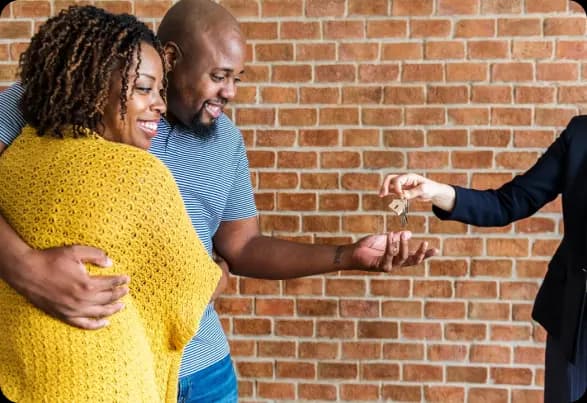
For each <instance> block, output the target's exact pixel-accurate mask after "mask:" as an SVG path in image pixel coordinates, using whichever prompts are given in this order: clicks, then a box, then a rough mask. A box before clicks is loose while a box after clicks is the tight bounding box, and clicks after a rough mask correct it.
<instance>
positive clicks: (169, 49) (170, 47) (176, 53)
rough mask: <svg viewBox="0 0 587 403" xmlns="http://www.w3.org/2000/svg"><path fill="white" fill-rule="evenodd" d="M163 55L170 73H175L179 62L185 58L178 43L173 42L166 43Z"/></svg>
mask: <svg viewBox="0 0 587 403" xmlns="http://www.w3.org/2000/svg"><path fill="white" fill-rule="evenodd" d="M163 54H164V56H165V63H166V64H167V69H168V70H169V71H173V70H174V69H175V66H176V64H177V62H179V61H180V60H181V58H182V57H183V54H182V52H181V48H180V47H179V46H178V45H177V43H175V42H172V41H169V42H167V43H165V45H164V46H163Z"/></svg>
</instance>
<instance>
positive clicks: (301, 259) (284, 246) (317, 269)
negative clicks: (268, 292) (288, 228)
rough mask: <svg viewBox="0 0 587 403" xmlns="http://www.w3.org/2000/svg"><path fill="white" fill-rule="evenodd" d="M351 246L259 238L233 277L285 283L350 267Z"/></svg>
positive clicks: (233, 268)
mask: <svg viewBox="0 0 587 403" xmlns="http://www.w3.org/2000/svg"><path fill="white" fill-rule="evenodd" d="M350 253H351V251H350V249H349V248H348V246H332V245H315V244H302V243H297V242H290V241H286V240H283V239H277V238H271V237H266V236H257V237H255V238H254V239H252V240H250V241H249V242H248V243H247V245H246V246H245V250H244V251H243V253H241V254H240V255H241V256H242V258H240V259H239V260H238V261H236V262H229V263H230V271H231V272H232V273H233V274H236V275H239V276H246V277H255V278H263V279H270V280H284V279H289V278H297V277H305V276H311V275H316V274H324V273H330V272H333V271H337V270H344V269H349V268H351V267H350V266H351V256H350Z"/></svg>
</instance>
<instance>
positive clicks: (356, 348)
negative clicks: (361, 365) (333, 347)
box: [341, 342, 381, 360]
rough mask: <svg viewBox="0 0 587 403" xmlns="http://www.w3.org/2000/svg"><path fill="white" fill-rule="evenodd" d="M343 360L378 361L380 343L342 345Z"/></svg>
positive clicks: (349, 343)
mask: <svg viewBox="0 0 587 403" xmlns="http://www.w3.org/2000/svg"><path fill="white" fill-rule="evenodd" d="M341 355H342V358H343V359H347V360H348V359H358V360H365V359H372V360H375V359H378V358H381V345H380V343H373V342H348V343H344V344H342V352H341Z"/></svg>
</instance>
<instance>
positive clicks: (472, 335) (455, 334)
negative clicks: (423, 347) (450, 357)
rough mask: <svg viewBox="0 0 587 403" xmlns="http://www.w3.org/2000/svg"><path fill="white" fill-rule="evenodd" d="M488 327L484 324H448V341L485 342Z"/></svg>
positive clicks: (446, 326) (446, 333)
mask: <svg viewBox="0 0 587 403" xmlns="http://www.w3.org/2000/svg"><path fill="white" fill-rule="evenodd" d="M486 333H487V326H486V325H484V324H469V323H448V324H446V325H445V337H446V339H447V340H452V341H454V340H467V341H473V340H483V339H485V337H486Z"/></svg>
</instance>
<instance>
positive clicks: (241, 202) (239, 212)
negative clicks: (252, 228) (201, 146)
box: [222, 132, 257, 221]
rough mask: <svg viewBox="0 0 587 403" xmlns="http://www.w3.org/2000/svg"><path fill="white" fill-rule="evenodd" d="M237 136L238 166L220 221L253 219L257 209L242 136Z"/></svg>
mask: <svg viewBox="0 0 587 403" xmlns="http://www.w3.org/2000/svg"><path fill="white" fill-rule="evenodd" d="M238 134H239V138H240V141H239V145H238V149H237V152H238V165H237V167H236V171H235V177H234V181H233V182H232V187H231V189H230V193H229V195H228V200H227V203H226V206H225V208H224V212H223V214H222V221H233V220H241V219H244V218H250V217H255V216H256V215H257V207H256V206H255V198H254V195H253V186H252V185H251V175H250V173H249V160H248V159H247V152H246V149H245V144H244V142H243V139H242V135H241V134H240V132H239V133H238Z"/></svg>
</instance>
